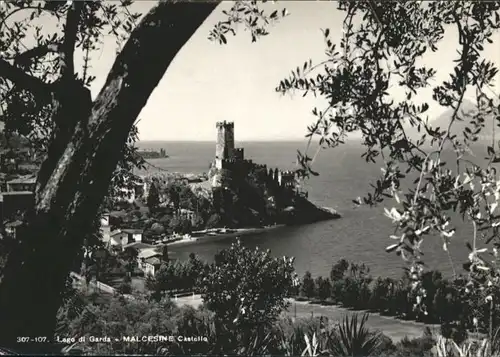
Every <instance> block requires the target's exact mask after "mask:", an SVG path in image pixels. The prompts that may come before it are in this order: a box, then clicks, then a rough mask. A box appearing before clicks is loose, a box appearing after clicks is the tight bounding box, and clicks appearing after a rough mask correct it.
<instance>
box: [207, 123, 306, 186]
mask: <svg viewBox="0 0 500 357" xmlns="http://www.w3.org/2000/svg"><path fill="white" fill-rule="evenodd" d="M216 128H217V141H216V144H215V165H214V166H215V168H216V169H217V170H222V169H225V170H245V169H248V168H250V167H252V166H258V167H260V168H264V169H265V170H266V171H267V166H266V165H257V164H254V163H253V162H252V160H246V159H245V155H244V149H243V148H235V147H234V123H233V122H226V121H223V122H217V123H216ZM269 177H271V178H272V180H274V181H277V182H278V185H279V186H281V187H286V188H290V189H296V188H297V184H296V175H295V172H293V171H280V170H278V169H274V170H273V169H270V170H269ZM212 186H218V184H217V183H215V181H214V184H213V185H212Z"/></svg>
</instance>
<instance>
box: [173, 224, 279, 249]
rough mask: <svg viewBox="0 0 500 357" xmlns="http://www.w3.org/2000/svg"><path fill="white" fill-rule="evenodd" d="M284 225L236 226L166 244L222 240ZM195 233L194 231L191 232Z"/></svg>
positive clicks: (174, 244)
mask: <svg viewBox="0 0 500 357" xmlns="http://www.w3.org/2000/svg"><path fill="white" fill-rule="evenodd" d="M283 227H286V225H285V224H277V225H275V226H270V227H259V228H236V229H235V231H234V232H230V233H217V234H215V235H209V234H206V235H203V236H200V237H194V238H193V237H192V238H182V239H180V240H177V241H174V242H170V243H167V244H166V245H167V246H169V247H171V246H178V245H188V244H196V243H201V242H206V241H208V240H222V239H227V238H235V237H241V236H245V235H249V234H259V233H264V232H268V231H271V230H274V229H278V228H283ZM193 233H196V232H193Z"/></svg>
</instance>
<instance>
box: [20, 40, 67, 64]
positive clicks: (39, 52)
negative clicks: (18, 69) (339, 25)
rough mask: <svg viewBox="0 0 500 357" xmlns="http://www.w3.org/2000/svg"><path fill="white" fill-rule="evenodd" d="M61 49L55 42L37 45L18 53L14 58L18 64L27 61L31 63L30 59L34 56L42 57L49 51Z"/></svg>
mask: <svg viewBox="0 0 500 357" xmlns="http://www.w3.org/2000/svg"><path fill="white" fill-rule="evenodd" d="M59 51H60V46H59V45H57V44H55V43H49V44H47V45H43V46H37V47H35V48H32V49H30V50H27V51H24V52H23V53H20V54H19V55H17V56H16V57H15V58H14V63H15V64H16V65H24V64H26V63H29V60H31V59H32V58H40V57H43V56H45V55H46V54H48V53H52V52H59Z"/></svg>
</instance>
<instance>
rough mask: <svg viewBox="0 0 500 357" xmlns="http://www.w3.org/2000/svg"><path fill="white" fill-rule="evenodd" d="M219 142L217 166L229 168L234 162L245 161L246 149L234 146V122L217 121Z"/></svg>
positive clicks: (219, 168) (216, 157)
mask: <svg viewBox="0 0 500 357" xmlns="http://www.w3.org/2000/svg"><path fill="white" fill-rule="evenodd" d="M215 126H216V128H217V142H216V144H215V168H216V169H218V170H221V169H225V168H229V166H231V163H232V162H243V161H244V156H245V155H244V151H243V149H242V148H235V147H234V123H233V122H230V123H228V122H226V121H223V122H217V124H216V125H215Z"/></svg>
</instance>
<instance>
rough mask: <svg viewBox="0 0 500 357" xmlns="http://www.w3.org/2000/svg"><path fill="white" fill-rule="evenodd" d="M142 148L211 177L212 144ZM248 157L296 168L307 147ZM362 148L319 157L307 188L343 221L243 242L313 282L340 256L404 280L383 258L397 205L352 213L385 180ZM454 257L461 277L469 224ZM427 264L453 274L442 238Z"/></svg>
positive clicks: (250, 148) (207, 253)
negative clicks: (388, 212)
mask: <svg viewBox="0 0 500 357" xmlns="http://www.w3.org/2000/svg"><path fill="white" fill-rule="evenodd" d="M140 146H141V147H143V148H153V149H154V148H156V149H159V148H161V147H163V148H165V149H166V152H167V154H168V155H170V157H169V158H166V159H155V160H150V162H151V164H152V165H154V166H156V167H157V168H161V169H164V170H168V171H172V172H195V173H198V172H200V173H201V172H206V171H207V170H208V166H209V163H210V161H211V160H212V159H213V157H214V155H215V143H213V142H142V143H140ZM237 146H238V147H244V149H245V157H246V158H249V159H253V160H254V161H255V162H258V163H262V164H267V165H268V167H269V168H274V167H278V168H280V169H283V170H286V169H294V168H295V167H296V166H295V159H296V152H297V149H299V150H303V149H304V142H241V143H237ZM362 152H363V149H362V148H361V147H360V146H359V145H357V144H355V143H354V144H349V145H345V146H343V147H339V148H335V149H329V150H324V151H321V152H320V154H319V156H318V157H317V159H316V161H315V163H314V168H315V169H316V171H318V172H319V174H320V175H319V176H317V177H312V178H311V179H309V180H308V181H307V182H306V185H305V186H304V187H305V188H306V189H307V190H308V192H309V198H310V200H311V201H313V202H315V203H317V204H319V205H321V206H328V207H332V208H335V209H336V210H338V211H339V212H340V213H341V214H342V218H341V219H338V220H332V221H326V222H320V223H316V224H311V225H306V226H299V227H284V228H280V229H276V230H272V231H269V232H265V233H261V234H258V235H254V236H244V237H243V238H242V241H243V242H244V244H245V245H247V246H249V247H254V246H259V248H262V249H270V250H271V253H272V254H273V255H275V256H282V255H287V256H293V257H295V267H296V270H297V272H298V273H299V274H300V275H302V274H304V272H305V271H306V270H309V271H310V272H311V273H312V274H313V275H314V276H317V275H323V276H328V275H329V271H330V268H331V265H332V263H334V262H336V261H337V260H339V259H341V258H346V259H348V260H351V261H358V262H364V263H365V264H367V265H368V266H369V267H370V268H371V272H372V274H373V275H375V276H389V277H399V276H401V274H402V272H403V267H404V266H405V263H404V262H403V260H402V259H401V258H400V257H398V256H397V255H396V254H395V253H386V252H385V247H386V246H388V245H389V244H391V243H392V242H393V241H391V240H390V239H389V238H388V237H389V235H390V234H392V231H393V227H392V224H391V222H390V220H389V219H388V218H386V217H385V216H384V214H383V207H384V206H385V207H392V203H393V202H391V201H390V200H389V201H387V202H384V203H383V204H382V205H381V206H380V207H376V208H370V207H367V206H361V207H355V205H354V204H353V203H352V200H353V199H355V198H356V197H358V196H363V195H364V194H365V193H367V192H369V188H370V187H369V184H370V183H371V182H373V181H375V180H376V179H377V178H378V176H379V175H380V174H381V172H380V165H379V164H368V163H366V162H365V161H364V159H362V158H361V157H360V155H361V153H362ZM150 170H151V171H155V170H157V169H155V168H152V167H150ZM457 228H458V229H457V234H456V235H455V237H454V241H453V244H452V246H451V247H450V252H451V254H452V257H453V260H454V265H455V267H456V269H457V271H460V267H461V265H462V263H463V262H465V260H466V258H467V254H468V251H467V249H466V248H465V242H466V240H468V239H469V238H470V236H471V233H472V229H471V228H470V227H469V226H468V225H466V224H459V225H458V226H457ZM233 241H234V239H225V240H217V241H203V242H200V243H197V244H193V245H186V246H177V247H172V248H171V252H172V253H171V254H172V255H174V256H176V257H178V258H187V256H188V255H189V253H191V252H194V253H196V254H198V255H200V257H201V258H203V259H205V260H208V261H211V260H212V259H213V256H214V255H215V254H216V253H217V252H218V251H220V250H222V249H224V248H226V247H228V246H229V245H230V244H231V243H232V242H233ZM423 251H424V254H425V255H424V260H425V263H426V264H427V265H428V267H430V268H437V269H440V270H441V271H443V273H445V274H446V275H448V274H451V271H452V270H451V265H450V262H449V260H448V257H447V255H446V253H445V252H444V251H443V249H442V241H441V239H440V238H439V237H427V238H426V240H425V242H424V245H423Z"/></svg>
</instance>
